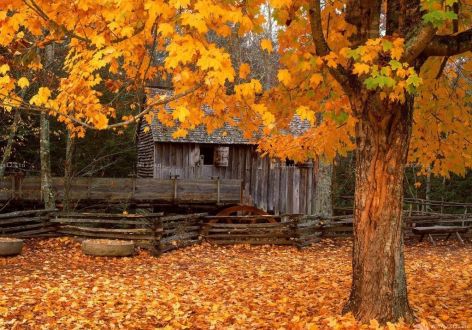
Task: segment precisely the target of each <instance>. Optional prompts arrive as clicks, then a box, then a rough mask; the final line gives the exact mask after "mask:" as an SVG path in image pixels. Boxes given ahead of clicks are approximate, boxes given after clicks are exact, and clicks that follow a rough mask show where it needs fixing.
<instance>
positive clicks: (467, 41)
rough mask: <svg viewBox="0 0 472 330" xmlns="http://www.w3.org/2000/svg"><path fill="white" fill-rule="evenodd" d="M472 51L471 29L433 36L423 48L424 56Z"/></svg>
mask: <svg viewBox="0 0 472 330" xmlns="http://www.w3.org/2000/svg"><path fill="white" fill-rule="evenodd" d="M467 51H472V29H468V30H465V31H463V32H461V33H459V34H456V35H446V36H435V37H434V38H432V40H431V41H430V42H429V44H428V45H427V46H426V47H425V48H424V50H423V55H425V56H454V55H458V54H462V53H465V52H467Z"/></svg>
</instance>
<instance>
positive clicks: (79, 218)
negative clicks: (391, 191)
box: [0, 210, 472, 254]
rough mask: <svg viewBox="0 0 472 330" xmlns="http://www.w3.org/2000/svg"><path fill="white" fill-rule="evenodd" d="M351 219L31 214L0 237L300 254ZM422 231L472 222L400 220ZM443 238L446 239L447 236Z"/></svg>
mask: <svg viewBox="0 0 472 330" xmlns="http://www.w3.org/2000/svg"><path fill="white" fill-rule="evenodd" d="M352 224H353V218H352V216H335V217H332V218H330V219H322V218H320V217H317V216H306V215H300V214H292V215H283V216H275V215H262V216H261V215H249V216H208V215H207V214H206V213H197V214H185V215H164V214H162V213H150V214H100V213H67V214H66V213H59V212H57V210H31V211H18V212H12V213H4V214H0V236H8V237H22V238H32V237H51V236H64V235H67V236H75V237H82V238H109V239H124V240H133V241H135V242H136V244H137V245H138V246H141V247H144V248H149V249H150V250H151V251H152V252H153V253H156V254H159V253H162V252H166V251H170V250H173V249H176V248H180V247H184V246H188V245H191V244H194V243H198V242H200V241H202V240H205V241H208V242H211V243H214V244H277V245H292V246H297V247H299V248H303V247H305V246H308V245H310V244H312V243H314V242H316V241H318V240H319V239H320V237H321V236H325V237H333V236H334V237H339V236H350V235H352V232H353V226H352ZM424 226H455V227H460V228H462V229H464V228H467V232H466V233H465V234H464V235H463V237H464V238H472V235H471V234H472V217H469V216H464V215H460V214H459V215H457V214H405V225H404V230H405V236H406V237H412V236H413V229H414V228H418V227H420V228H421V227H423V228H424ZM446 234H447V233H446Z"/></svg>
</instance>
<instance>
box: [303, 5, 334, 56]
mask: <svg viewBox="0 0 472 330" xmlns="http://www.w3.org/2000/svg"><path fill="white" fill-rule="evenodd" d="M309 4H310V9H309V11H308V13H309V15H310V27H311V35H312V38H313V42H314V43H315V48H316V54H317V55H318V56H325V55H328V54H329V52H330V51H331V50H330V49H329V46H328V43H327V42H326V39H325V37H324V35H323V28H322V25H321V4H320V0H310V2H309Z"/></svg>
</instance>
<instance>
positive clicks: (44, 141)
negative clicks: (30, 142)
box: [39, 112, 56, 209]
mask: <svg viewBox="0 0 472 330" xmlns="http://www.w3.org/2000/svg"><path fill="white" fill-rule="evenodd" d="M39 134H40V139H39V148H40V150H39V153H40V160H41V193H42V197H43V201H44V207H45V208H46V209H53V208H55V206H56V202H55V198H54V191H53V189H52V177H51V158H50V153H51V151H50V150H51V144H50V141H49V119H48V118H47V114H46V113H45V112H41V116H40V133H39Z"/></svg>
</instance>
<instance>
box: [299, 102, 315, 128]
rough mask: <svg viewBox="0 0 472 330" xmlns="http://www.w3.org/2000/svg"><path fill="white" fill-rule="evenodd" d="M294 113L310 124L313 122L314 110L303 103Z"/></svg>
mask: <svg viewBox="0 0 472 330" xmlns="http://www.w3.org/2000/svg"><path fill="white" fill-rule="evenodd" d="M296 113H297V115H298V116H300V118H301V119H302V120H308V121H309V122H310V124H312V125H313V124H314V123H315V112H314V111H312V110H310V108H308V107H306V106H304V105H302V106H299V107H298V108H297V110H296Z"/></svg>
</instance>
